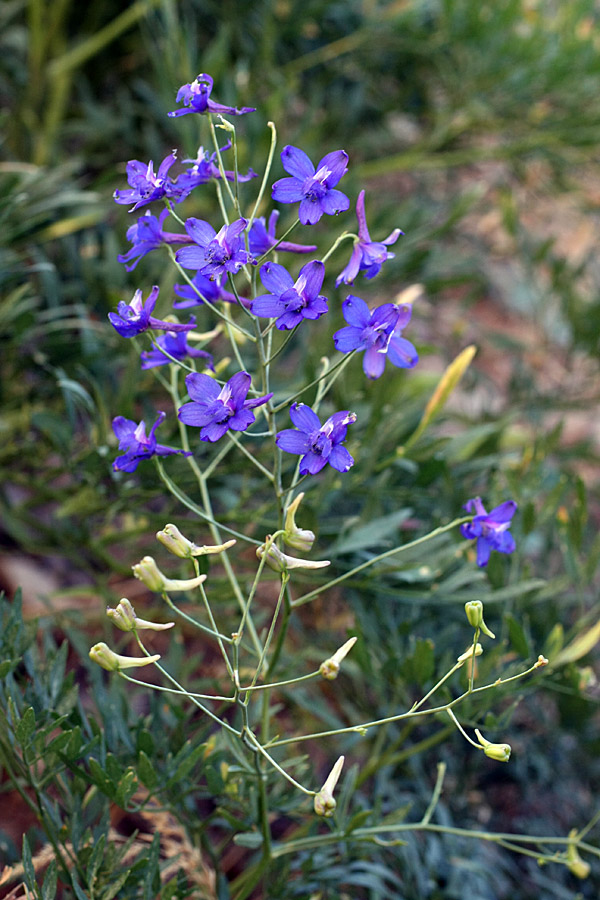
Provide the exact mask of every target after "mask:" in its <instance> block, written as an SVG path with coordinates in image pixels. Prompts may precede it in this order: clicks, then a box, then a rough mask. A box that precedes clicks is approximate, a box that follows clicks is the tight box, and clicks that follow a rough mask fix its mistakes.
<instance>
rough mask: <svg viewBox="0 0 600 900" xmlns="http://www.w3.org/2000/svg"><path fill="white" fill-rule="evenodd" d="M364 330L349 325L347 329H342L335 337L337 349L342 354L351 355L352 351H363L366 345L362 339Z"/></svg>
mask: <svg viewBox="0 0 600 900" xmlns="http://www.w3.org/2000/svg"><path fill="white" fill-rule="evenodd" d="M362 332H363V330H362V328H355V327H354V326H353V325H349V326H348V327H347V328H340V330H339V331H336V332H335V334H334V335H333V342H334V344H335V349H336V350H339V351H340V353H350V352H351V351H352V350H363V349H364V346H365V344H364V343H363V339H362Z"/></svg>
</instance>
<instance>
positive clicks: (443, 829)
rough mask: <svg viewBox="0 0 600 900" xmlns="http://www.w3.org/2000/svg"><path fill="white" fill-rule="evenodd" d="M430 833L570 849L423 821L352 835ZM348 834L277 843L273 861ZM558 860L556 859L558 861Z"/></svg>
mask: <svg viewBox="0 0 600 900" xmlns="http://www.w3.org/2000/svg"><path fill="white" fill-rule="evenodd" d="M410 831H413V832H419V831H426V832H432V833H434V834H452V835H456V836H457V837H465V838H473V839H478V840H482V841H491V842H492V843H498V842H501V841H510V842H511V843H512V844H513V849H514V850H516V851H518V852H522V850H521V845H527V844H536V845H538V846H539V847H543V846H544V845H548V844H554V845H556V846H559V847H567V846H568V844H569V843H570V841H569V838H567V837H546V836H544V835H527V834H507V833H505V832H497V833H494V832H489V831H479V830H473V829H470V828H456V827H453V826H450V825H432V824H431V823H430V822H428V823H426V824H423V823H422V822H408V823H400V824H396V825H380V826H377V825H374V826H372V827H366V828H356V829H355V830H354V831H353V832H352V837H353V839H354V840H358V841H371V840H373V839H374V838H376V837H377V836H378V835H380V834H402V833H406V832H410ZM347 837H348V836H347V834H345V833H344V832H339V831H333V832H331V833H330V834H318V835H313V836H311V837H306V838H299V839H298V840H296V841H293V840H292V841H288V843H286V844H276V845H275V846H274V847H273V849H272V851H271V855H272V857H273V859H278V858H280V857H281V856H286V855H287V854H288V853H300V852H302V851H305V850H311V849H313V848H316V847H321V846H323V845H324V844H335V843H338V842H339V841H343V840H347ZM576 846H577V848H578V849H581V850H585V851H586V852H588V853H591V854H592V855H593V856H596V857H597V858H599V859H600V849H598V848H597V847H594V846H593V845H591V844H587V843H584V842H578V843H577V844H576ZM554 861H556V860H554Z"/></svg>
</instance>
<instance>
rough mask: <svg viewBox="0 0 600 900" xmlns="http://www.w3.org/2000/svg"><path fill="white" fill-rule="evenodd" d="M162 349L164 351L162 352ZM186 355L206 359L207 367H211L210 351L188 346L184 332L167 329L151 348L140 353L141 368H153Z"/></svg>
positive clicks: (183, 357)
mask: <svg viewBox="0 0 600 900" xmlns="http://www.w3.org/2000/svg"><path fill="white" fill-rule="evenodd" d="M163 350H164V351H165V352H163ZM167 354H168V356H167ZM187 356H191V357H195V358H201V359H206V360H207V362H206V365H207V366H208V368H209V369H212V367H213V360H212V356H211V355H210V353H207V352H206V350H198V349H196V348H195V347H190V345H189V344H188V342H187V335H186V334H185V332H181V331H180V332H178V333H175V332H173V331H167V333H166V334H163V335H161V336H160V337H159V338H157V339H156V341H155V342H154V347H153V348H152V350H144V351H143V352H142V353H140V359H141V361H142V369H153V368H155V367H156V366H166V365H168V364H169V363H170V362H173V359H177V360H183V359H185V358H186V357H187ZM171 357H172V358H173V359H172V358H171Z"/></svg>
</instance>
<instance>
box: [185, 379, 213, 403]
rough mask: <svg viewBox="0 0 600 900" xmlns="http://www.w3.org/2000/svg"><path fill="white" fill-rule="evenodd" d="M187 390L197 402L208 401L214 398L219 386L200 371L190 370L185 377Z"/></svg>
mask: <svg viewBox="0 0 600 900" xmlns="http://www.w3.org/2000/svg"><path fill="white" fill-rule="evenodd" d="M185 386H186V388H187V392H188V394H189V395H190V397H191V398H192V400H196V402H198V403H210V402H211V401H212V400H216V399H217V397H218V396H219V393H220V388H219V385H218V384H217V382H216V381H215V380H214V378H210V376H208V375H204V374H203V373H202V372H191V373H190V374H189V375H188V376H187V377H186V379H185Z"/></svg>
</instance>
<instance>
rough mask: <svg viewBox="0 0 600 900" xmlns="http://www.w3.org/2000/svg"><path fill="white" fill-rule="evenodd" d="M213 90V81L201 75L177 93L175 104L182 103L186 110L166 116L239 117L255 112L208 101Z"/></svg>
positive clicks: (243, 107)
mask: <svg viewBox="0 0 600 900" xmlns="http://www.w3.org/2000/svg"><path fill="white" fill-rule="evenodd" d="M212 89H213V80H212V78H211V77H210V75H205V74H201V75H198V77H197V78H196V79H195V80H194V81H192V82H191V83H190V84H184V85H182V86H181V87H180V88H179V90H178V91H177V98H176V102H177V103H180V102H183V103H184V105H185V106H186V107H189V108H188V109H176V110H175V111H174V112H170V113H169V114H168V115H169V116H170V117H171V118H176V117H177V116H187V115H188V114H189V113H205V112H209V113H218V114H221V115H229V116H241V115H243V114H244V113H249V112H255V109H254V107H252V106H242V107H240V108H239V109H237V108H236V107H234V106H224V105H223V104H222V103H215V101H214V100H211V99H210V94H211V91H212Z"/></svg>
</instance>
